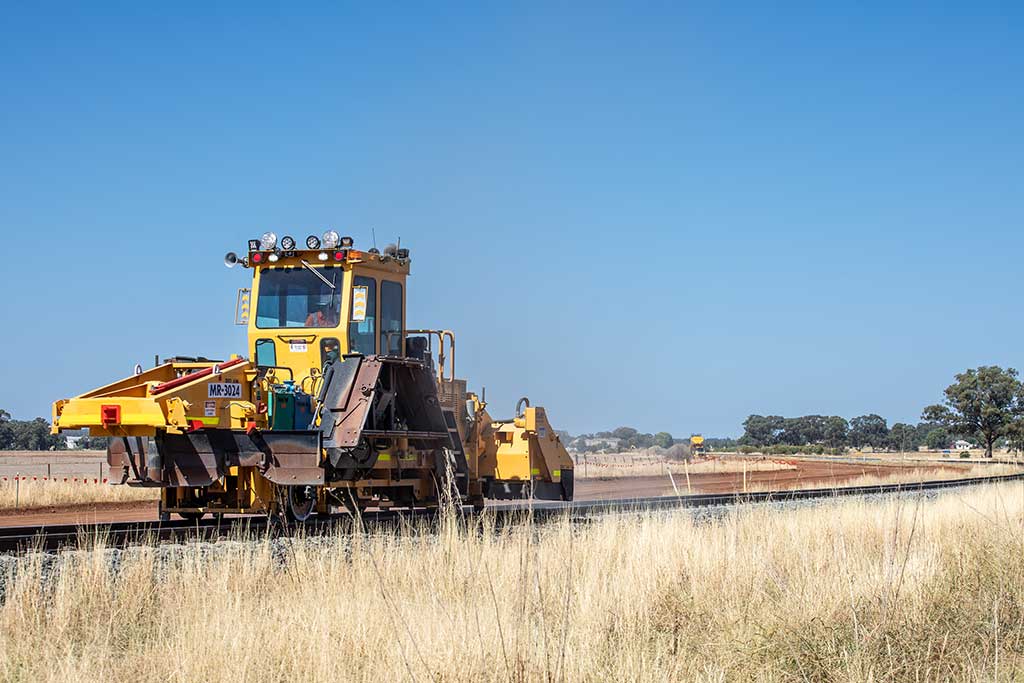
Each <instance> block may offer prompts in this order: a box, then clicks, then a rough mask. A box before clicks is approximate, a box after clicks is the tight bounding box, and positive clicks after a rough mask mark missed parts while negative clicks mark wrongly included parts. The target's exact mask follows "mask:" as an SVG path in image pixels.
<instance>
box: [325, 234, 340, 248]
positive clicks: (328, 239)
mask: <svg viewBox="0 0 1024 683" xmlns="http://www.w3.org/2000/svg"><path fill="white" fill-rule="evenodd" d="M340 242H341V238H340V237H339V236H338V233H337V232H336V231H334V230H328V231H327V232H325V233H324V242H323V245H324V248H325V249H337V248H338V244H339V243H340Z"/></svg>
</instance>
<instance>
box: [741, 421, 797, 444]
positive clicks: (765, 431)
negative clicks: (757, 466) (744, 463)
mask: <svg viewBox="0 0 1024 683" xmlns="http://www.w3.org/2000/svg"><path fill="white" fill-rule="evenodd" d="M785 426H786V420H785V418H782V417H780V416H778V415H767V416H766V415H751V416H749V417H748V418H747V419H746V420H744V421H743V436H742V437H740V442H741V443H743V444H746V445H750V446H773V445H775V444H777V443H779V437H780V436H781V435H782V433H783V431H784V429H785Z"/></svg>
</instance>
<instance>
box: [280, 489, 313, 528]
mask: <svg viewBox="0 0 1024 683" xmlns="http://www.w3.org/2000/svg"><path fill="white" fill-rule="evenodd" d="M285 495H286V497H287V500H286V504H285V514H287V515H288V519H289V520H291V521H293V522H305V521H306V520H307V519H309V518H310V517H312V516H313V515H315V514H316V497H317V496H316V487H314V486H289V487H288V490H287V492H286V493H285Z"/></svg>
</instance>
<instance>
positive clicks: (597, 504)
mask: <svg viewBox="0 0 1024 683" xmlns="http://www.w3.org/2000/svg"><path fill="white" fill-rule="evenodd" d="M1011 481H1024V473H1021V474H1008V475H999V476H989V477H969V478H964V479H939V480H934V481H922V482H911V483H901V484H877V485H869V486H845V487H832V488H817V489H782V490H777V491H752V492H733V493H706V494H694V495H680V496H657V497H648V498H616V499H605V500H584V501H571V502H556V501H537V500H533V501H516V502H500V503H495V504H493V505H488V507H486V508H485V509H484V510H483V511H482V512H480V513H474V512H473V511H472V510H471V508H462V510H461V512H462V514H464V515H465V516H466V518H470V517H473V516H481V515H491V516H493V517H494V518H495V520H496V521H497V522H498V523H501V524H504V523H512V522H516V521H520V520H524V519H528V520H532V521H544V520H548V519H552V518H558V517H561V516H568V517H570V518H571V519H579V518H586V517H593V516H598V515H604V514H608V513H612V512H646V511H657V510H671V509H680V508H711V507H717V506H731V505H740V504H747V503H786V502H794V501H801V500H822V499H829V498H840V497H854V496H868V495H884V494H897V493H918V492H921V493H923V492H927V491H937V490H942V489H951V488H959V487H964V486H979V485H982V484H996V483H1002V482H1011ZM437 517H438V512H437V511H436V510H429V509H428V510H381V511H365V512H362V513H361V514H360V515H359V516H358V517H352V516H351V515H349V514H342V515H333V516H331V517H326V518H324V517H318V518H316V519H314V520H310V521H309V522H306V523H299V524H284V523H282V522H281V521H280V520H279V519H278V518H273V517H267V516H256V515H250V516H239V517H225V518H223V519H209V520H205V521H199V522H190V521H186V520H175V521H171V522H111V523H99V524H89V525H76V524H63V525H44V526H24V527H0V553H11V552H25V551H33V550H36V551H48V550H55V549H59V548H62V547H79V546H81V547H89V546H90V545H91V544H95V543H98V544H101V545H104V546H108V547H110V546H127V545H132V544H142V543H152V542H156V541H161V542H180V543H184V542H195V541H204V540H205V541H213V540H217V539H220V538H225V537H228V536H237V535H242V536H244V535H246V534H250V535H252V536H254V537H255V536H259V535H264V534H268V533H272V534H277V535H290V534H294V533H296V532H298V531H300V530H301V531H302V532H303V533H306V534H308V535H317V534H324V533H329V532H331V531H334V530H339V529H342V528H344V527H348V528H354V527H356V526H358V527H364V528H365V527H378V526H388V525H391V526H395V525H409V524H412V523H416V522H417V521H423V520H435V519H436V518H437Z"/></svg>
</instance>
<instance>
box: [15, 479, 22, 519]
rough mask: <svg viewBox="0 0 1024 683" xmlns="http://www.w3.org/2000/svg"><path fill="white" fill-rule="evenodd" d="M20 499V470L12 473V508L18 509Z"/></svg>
mask: <svg viewBox="0 0 1024 683" xmlns="http://www.w3.org/2000/svg"><path fill="white" fill-rule="evenodd" d="M20 499H21V472H18V473H16V474H15V475H14V509H15V510H17V509H18V503H19V501H20Z"/></svg>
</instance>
